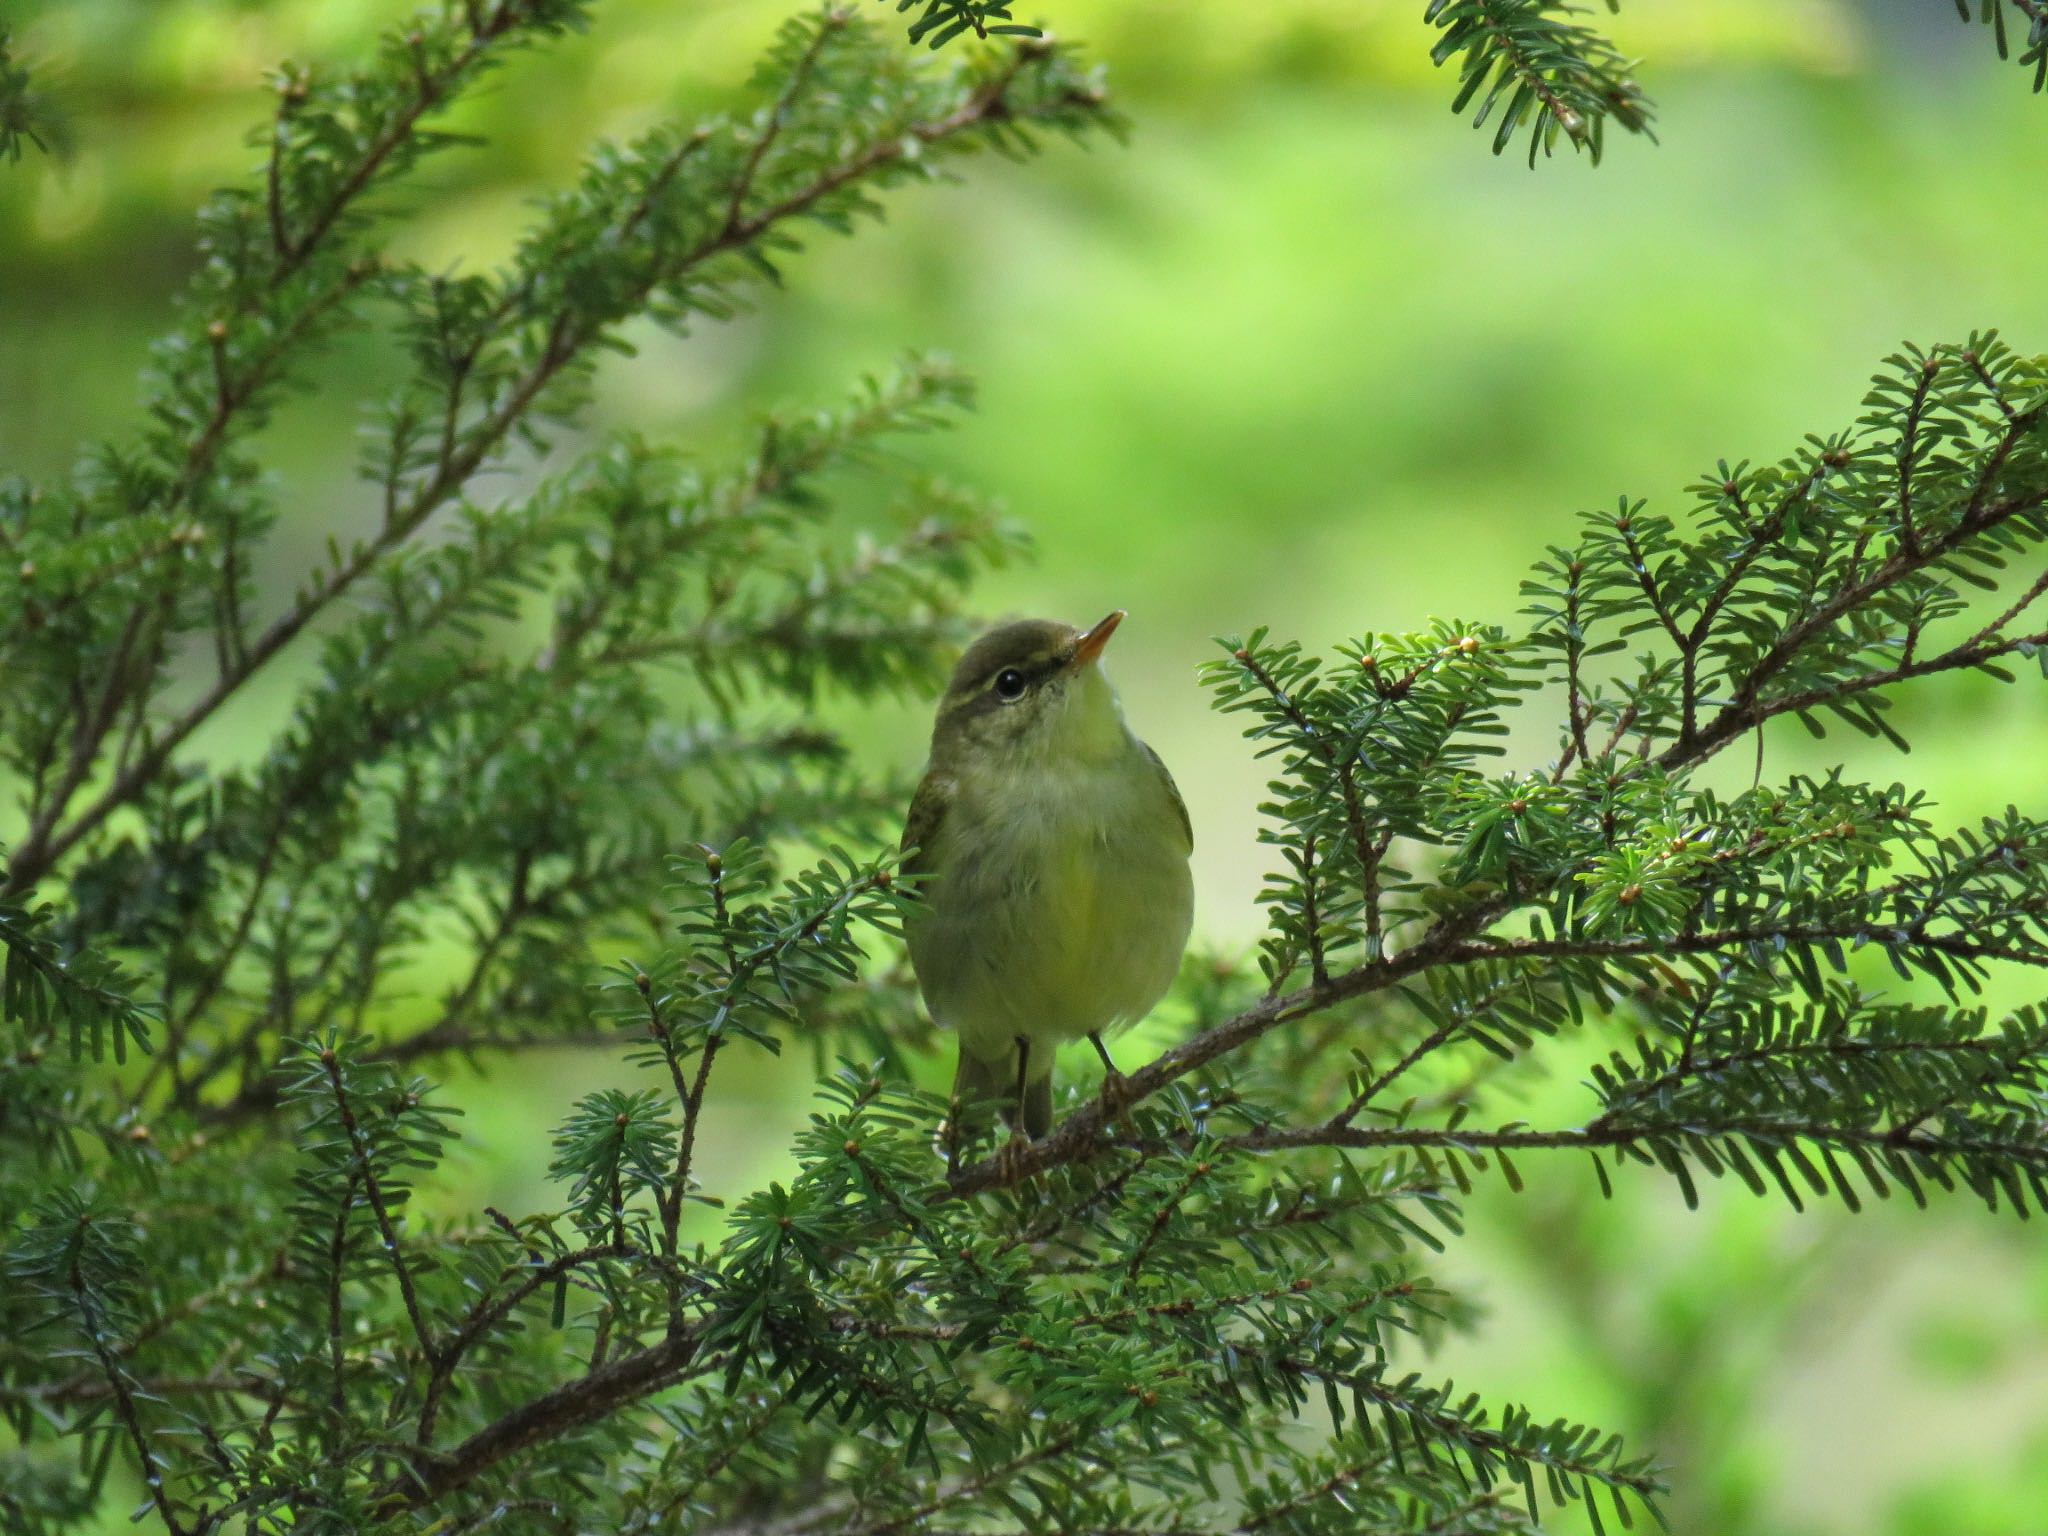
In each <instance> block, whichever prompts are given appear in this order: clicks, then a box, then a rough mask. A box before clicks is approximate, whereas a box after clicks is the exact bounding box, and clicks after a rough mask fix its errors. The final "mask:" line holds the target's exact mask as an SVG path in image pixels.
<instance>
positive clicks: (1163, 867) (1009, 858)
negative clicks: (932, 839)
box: [911, 747, 1193, 1055]
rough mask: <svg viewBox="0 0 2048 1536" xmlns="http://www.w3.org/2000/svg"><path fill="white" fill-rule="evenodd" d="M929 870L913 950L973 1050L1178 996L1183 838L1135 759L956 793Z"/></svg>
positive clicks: (1117, 1019) (989, 1051) (936, 1003)
mask: <svg viewBox="0 0 2048 1536" xmlns="http://www.w3.org/2000/svg"><path fill="white" fill-rule="evenodd" d="M934 862H935V865H936V867H935V869H934V878H933V879H932V880H931V882H930V883H929V885H928V886H927V889H926V898H927V910H926V912H925V913H924V914H922V916H921V920H920V921H918V922H917V923H915V924H913V927H912V931H911V954H912V958H913V960H914V961H915V963H916V965H917V968H918V975H919V978H920V980H921V981H922V983H923V985H924V988H925V994H926V998H927V1000H928V1001H929V1002H930V1004H931V1007H932V1011H933V1014H934V1016H935V1017H936V1018H938V1020H939V1021H940V1022H941V1023H943V1024H948V1025H951V1026H952V1027H953V1028H955V1029H958V1030H959V1031H960V1032H961V1035H962V1038H963V1041H964V1042H965V1043H966V1044H967V1045H968V1046H969V1048H970V1049H977V1050H978V1051H979V1052H980V1053H981V1054H984V1055H995V1054H997V1053H999V1052H1004V1051H1007V1050H1008V1049H1010V1042H1011V1040H1012V1039H1013V1037H1014V1036H1015V1035H1017V1034H1020V1033H1021V1034H1026V1035H1029V1036H1031V1037H1032V1038H1034V1039H1036V1038H1045V1037H1051V1038H1055V1039H1072V1038H1078V1037H1080V1036H1082V1035H1086V1034H1089V1033H1091V1032H1094V1031H1099V1030H1103V1029H1108V1028H1112V1027H1114V1026H1115V1025H1117V1024H1121V1023H1126V1022H1129V1021H1131V1020H1134V1019H1137V1018H1140V1017H1142V1016H1143V1015H1144V1014H1145V1013H1147V1012H1148V1011H1150V1009H1151V1007H1152V1005H1153V1004H1154V1003H1156V1002H1157V1001H1158V1000H1159V998H1160V997H1161V996H1162V995H1163V994H1164V993H1165V991H1166V989H1167V988H1168V987H1169V986H1170V985H1171V984H1172V981H1173V977H1174V974H1175V972H1176V970H1177V969H1178V967H1179V963H1180V956H1181V952H1182V950H1183V949H1184V948H1185V946H1186V943H1187V935H1188V928H1189V923H1190V920H1191V918H1192V909H1193V888H1192V883H1191V880H1190V877H1189V873H1188V862H1187V841H1186V834H1185V831H1184V829H1183V827H1182V825H1181V822H1180V819H1179V812H1178V810H1177V808H1176V806H1175V804H1174V802H1173V799H1172V796H1171V793H1170V791H1168V789H1167V788H1166V785H1165V783H1164V781H1163V780H1162V779H1161V778H1160V776H1159V774H1158V771H1157V770H1156V769H1155V768H1154V767H1153V766H1152V764H1151V763H1150V761H1149V760H1148V759H1146V758H1144V757H1143V755H1142V753H1141V752H1139V751H1137V750H1135V747H1134V752H1133V754H1132V756H1131V758H1130V759H1127V760H1123V761H1116V762H1111V763H1107V764H1078V763H1077V764H1073V765H1070V766H1066V767H1063V768H1062V769H1061V770H1060V771H1057V772H1052V773H1047V772H1044V771H1040V772H1036V773H1033V774H1029V775H1024V774H1018V775H1010V776H1004V775H995V776H990V777H989V778H988V779H986V780H985V781H984V782H981V783H977V784H975V785H973V786H972V787H971V788H970V787H966V786H963V788H962V790H961V792H960V793H959V795H958V796H957V798H956V799H955V801H954V803H953V805H952V807H951V808H950V810H949V811H948V814H947V817H946V827H945V835H944V837H943V839H942V841H941V844H940V847H939V848H938V850H937V858H936V859H935V861H934Z"/></svg>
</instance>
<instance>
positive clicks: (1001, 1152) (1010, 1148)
mask: <svg viewBox="0 0 2048 1536" xmlns="http://www.w3.org/2000/svg"><path fill="white" fill-rule="evenodd" d="M1030 1153H1031V1138H1030V1137H1029V1136H1026V1135H1024V1134H1023V1133H1022V1132H1021V1131H1012V1132H1011V1133H1010V1135H1009V1139H1008V1140H1006V1141H1005V1142H1004V1143H1003V1144H1002V1145H1001V1146H1000V1147H997V1148H996V1150H995V1155H994V1156H993V1157H991V1158H990V1159H989V1162H990V1164H991V1165H992V1166H993V1167H994V1169H995V1175H996V1182H997V1183H998V1184H1015V1183H1017V1182H1019V1181H1020V1180H1021V1179H1023V1177H1024V1175H1025V1171H1026V1160H1027V1158H1028V1157H1029V1156H1030Z"/></svg>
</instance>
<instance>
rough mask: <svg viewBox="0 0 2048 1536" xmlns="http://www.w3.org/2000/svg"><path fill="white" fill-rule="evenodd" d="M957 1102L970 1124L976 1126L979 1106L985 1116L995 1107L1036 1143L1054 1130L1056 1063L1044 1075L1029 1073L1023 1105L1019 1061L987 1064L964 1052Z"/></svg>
mask: <svg viewBox="0 0 2048 1536" xmlns="http://www.w3.org/2000/svg"><path fill="white" fill-rule="evenodd" d="M1034 1054H1035V1053H1034ZM1038 1065H1039V1064H1038V1062H1037V1061H1035V1060H1034V1061H1032V1062H1030V1063H1029V1066H1030V1067H1031V1068H1036V1067H1037V1066H1038ZM953 1101H954V1102H955V1103H956V1104H958V1105H959V1106H960V1113H961V1114H962V1116H963V1117H965V1118H966V1120H967V1121H968V1123H969V1124H973V1123H974V1122H975V1111H976V1108H977V1106H979V1107H980V1108H981V1110H982V1112H983V1113H984V1114H985V1113H986V1111H987V1107H988V1106H989V1105H991V1104H993V1105H995V1106H996V1109H997V1111H998V1112H999V1113H1000V1114H1001V1115H1002V1117H1003V1119H1004V1120H1005V1121H1007V1122H1008V1123H1009V1124H1011V1125H1013V1126H1018V1125H1020V1122H1021V1129H1022V1130H1023V1132H1024V1134H1025V1135H1026V1136H1029V1137H1030V1138H1031V1139H1032V1140H1033V1141H1036V1140H1037V1139H1038V1138H1039V1137H1041V1136H1043V1135H1044V1134H1045V1133H1046V1132H1047V1131H1049V1130H1051V1129H1052V1062H1051V1060H1050V1059H1048V1060H1047V1061H1046V1063H1045V1070H1043V1071H1038V1072H1029V1071H1027V1075H1026V1077H1025V1079H1024V1102H1023V1103H1022V1104H1019V1103H1018V1102H1017V1061H1016V1058H1015V1057H1004V1058H1000V1059H998V1060H996V1061H986V1060H984V1059H982V1058H981V1057H979V1056H976V1055H974V1054H972V1053H971V1052H969V1051H967V1050H966V1049H964V1048H963V1049H962V1050H961V1052H960V1065H959V1067H958V1069H957V1070H956V1071H955V1072H954V1074H953Z"/></svg>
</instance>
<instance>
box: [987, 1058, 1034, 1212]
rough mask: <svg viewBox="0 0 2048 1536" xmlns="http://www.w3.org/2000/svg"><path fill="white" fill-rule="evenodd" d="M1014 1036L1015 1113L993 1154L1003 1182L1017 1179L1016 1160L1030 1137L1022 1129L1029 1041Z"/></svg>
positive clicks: (1022, 1152) (1029, 1065)
mask: <svg viewBox="0 0 2048 1536" xmlns="http://www.w3.org/2000/svg"><path fill="white" fill-rule="evenodd" d="M1016 1038H1017V1092H1016V1096H1015V1097H1014V1098H1013V1099H1012V1101H1011V1102H1012V1103H1013V1104H1014V1106H1015V1113H1014V1115H1012V1116H1011V1117H1010V1135H1009V1139H1008V1140H1007V1141H1005V1142H1004V1143H1003V1144H1002V1145H1001V1146H1000V1147H998V1148H996V1154H995V1165H996V1176H997V1178H999V1179H1000V1180H1001V1181H1002V1182H1003V1183H1005V1184H1010V1183H1014V1182H1015V1181H1016V1180H1017V1179H1018V1177H1019V1176H1020V1174H1021V1170H1020V1169H1019V1167H1018V1162H1019V1160H1020V1159H1022V1157H1023V1156H1024V1153H1025V1151H1026V1149H1028V1148H1029V1147H1030V1145H1031V1138H1030V1136H1029V1135H1027V1134H1026V1133H1025V1131H1024V1129H1023V1124H1024V1085H1025V1083H1027V1082H1028V1081H1029V1080H1030V1077H1031V1041H1030V1039H1029V1037H1028V1036H1025V1035H1019V1036H1017V1037H1016Z"/></svg>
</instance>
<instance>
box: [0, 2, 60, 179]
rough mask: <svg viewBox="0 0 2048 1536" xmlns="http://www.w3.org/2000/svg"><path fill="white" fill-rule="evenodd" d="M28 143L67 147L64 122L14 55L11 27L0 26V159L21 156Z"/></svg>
mask: <svg viewBox="0 0 2048 1536" xmlns="http://www.w3.org/2000/svg"><path fill="white" fill-rule="evenodd" d="M24 144H29V145H33V146H34V147H35V148H37V149H40V150H45V151H48V150H53V149H59V148H61V147H63V144H64V131H63V123H62V121H61V120H60V119H59V117H58V116H57V114H56V113H55V111H53V110H52V108H51V106H50V103H49V101H48V100H47V99H46V98H45V96H44V95H43V93H42V92H41V91H39V90H38V89H37V88H36V85H35V81H34V80H33V79H32V78H31V77H30V75H29V72H28V70H27V69H26V68H24V67H23V66H22V64H21V63H20V62H18V61H17V60H16V58H15V57H14V50H13V47H12V45H11V41H10V39H9V37H8V33H7V29H6V28H5V27H0V160H4V161H6V162H8V163H9V164H12V163H14V162H16V161H18V160H20V159H21V151H22V146H23V145H24Z"/></svg>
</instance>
